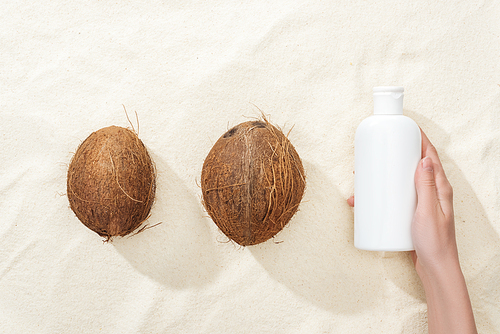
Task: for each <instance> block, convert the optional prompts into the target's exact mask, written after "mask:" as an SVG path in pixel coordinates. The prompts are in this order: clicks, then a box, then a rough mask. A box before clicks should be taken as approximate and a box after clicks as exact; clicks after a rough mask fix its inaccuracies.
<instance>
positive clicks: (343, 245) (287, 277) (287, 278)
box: [248, 160, 384, 314]
mask: <svg viewBox="0 0 500 334" xmlns="http://www.w3.org/2000/svg"><path fill="white" fill-rule="evenodd" d="M303 164H304V168H305V170H306V182H307V185H306V191H305V196H304V198H303V200H302V203H301V204H300V206H299V211H298V212H297V213H296V214H295V216H294V217H293V218H292V219H291V221H290V222H289V223H288V225H287V226H286V227H285V228H284V230H283V231H281V232H280V233H278V235H277V236H276V237H275V238H274V242H273V239H271V240H269V241H267V242H265V243H262V244H259V245H256V246H250V247H248V248H249V250H250V251H251V252H252V254H253V256H254V257H255V259H257V260H258V261H259V262H260V263H261V265H262V266H263V267H264V268H265V269H266V270H267V272H268V273H269V275H270V276H271V277H273V278H274V279H275V280H277V281H278V282H280V283H281V284H283V285H285V286H287V287H288V288H289V289H290V290H291V291H293V292H294V293H296V294H297V295H299V296H301V297H302V298H304V299H306V300H308V301H309V302H311V303H313V304H315V305H317V306H319V307H321V308H323V309H326V310H329V311H331V312H333V313H345V314H355V313H360V312H363V311H365V310H367V309H374V308H376V307H377V305H378V304H379V303H380V302H381V301H382V299H383V298H384V286H383V284H382V283H383V276H382V273H381V266H380V264H379V261H380V258H379V256H377V254H374V253H371V252H363V251H359V250H357V249H356V248H354V245H353V234H354V232H353V228H354V227H353V213H352V209H351V208H349V206H348V205H347V202H346V199H345V198H343V197H342V196H341V194H340V192H339V191H338V190H337V188H336V187H335V186H334V185H333V184H332V183H331V182H330V181H329V179H328V176H327V175H325V174H324V173H322V172H321V170H320V169H319V168H318V167H316V166H315V165H313V164H311V163H309V162H307V161H304V160H303ZM277 242H279V243H277Z"/></svg>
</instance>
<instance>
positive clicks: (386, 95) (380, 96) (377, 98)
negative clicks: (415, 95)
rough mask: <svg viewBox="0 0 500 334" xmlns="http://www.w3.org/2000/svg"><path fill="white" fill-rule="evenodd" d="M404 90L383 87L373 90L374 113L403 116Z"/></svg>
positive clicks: (395, 87)
mask: <svg viewBox="0 0 500 334" xmlns="http://www.w3.org/2000/svg"><path fill="white" fill-rule="evenodd" d="M403 92H404V88H403V87H398V86H381V87H374V88H373V113H374V114H375V115H402V114H403V96H404V94H403Z"/></svg>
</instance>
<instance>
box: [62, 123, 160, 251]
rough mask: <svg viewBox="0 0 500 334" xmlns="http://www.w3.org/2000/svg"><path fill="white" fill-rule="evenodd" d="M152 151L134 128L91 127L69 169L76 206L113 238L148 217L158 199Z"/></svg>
mask: <svg viewBox="0 0 500 334" xmlns="http://www.w3.org/2000/svg"><path fill="white" fill-rule="evenodd" d="M155 175H156V174H155V167H154V164H153V161H152V160H151V157H150V156H149V154H148V151H147V149H146V147H145V146H144V144H143V143H142V141H141V140H140V139H139V137H138V136H137V135H136V133H135V132H133V131H131V130H128V129H125V128H122V127H118V126H110V127H107V128H103V129H100V130H98V131H96V132H94V133H92V134H91V135H90V136H89V137H88V138H87V139H86V140H85V141H84V142H83V143H82V144H81V145H80V146H79V147H78V150H77V151H76V153H75V155H74V156H73V159H72V160H71V163H70V165H69V169H68V179H67V194H68V199H69V203H70V206H71V209H72V210H73V211H74V213H75V214H76V216H77V217H78V219H80V221H81V222H82V223H83V224H84V225H85V226H87V227H88V228H89V229H91V230H92V231H94V232H96V233H97V234H99V235H100V236H102V237H104V238H105V239H106V241H109V240H110V239H111V238H112V237H115V236H125V235H127V234H129V233H131V232H133V231H135V230H136V229H137V228H138V227H139V226H140V225H141V224H142V222H144V221H145V220H146V219H147V218H148V216H149V212H150V210H151V206H152V205H153V201H154V196H155V190H156V177H155Z"/></svg>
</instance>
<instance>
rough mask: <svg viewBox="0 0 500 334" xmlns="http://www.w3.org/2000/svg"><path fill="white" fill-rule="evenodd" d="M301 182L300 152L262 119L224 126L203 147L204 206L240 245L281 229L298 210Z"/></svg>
mask: <svg viewBox="0 0 500 334" xmlns="http://www.w3.org/2000/svg"><path fill="white" fill-rule="evenodd" d="M305 185H306V184H305V175H304V168H303V166H302V162H301V160H300V157H299V155H298V154H297V152H296V151H295V149H294V147H293V146H292V144H291V143H290V141H289V140H288V138H287V137H286V136H285V135H284V134H283V132H282V131H281V130H280V129H278V128H276V127H275V126H273V125H272V124H270V123H269V122H268V121H267V120H266V119H263V120H259V121H249V122H244V123H241V124H239V125H237V126H235V127H233V128H232V129H230V130H229V131H227V132H226V133H225V134H224V135H223V136H222V137H220V138H219V140H217V142H216V143H215V145H214V146H213V147H212V149H211V150H210V152H209V153H208V156H207V157H206V159H205V161H204V164H203V170H202V174H201V189H202V192H203V204H204V206H205V209H206V211H207V212H208V214H209V215H210V217H211V218H212V220H213V221H214V222H215V224H216V225H217V226H218V227H219V229H220V230H221V231H222V232H223V233H224V234H225V235H226V236H227V237H228V238H230V239H231V240H233V241H235V242H236V243H238V244H239V245H242V246H248V245H255V244H258V243H261V242H264V241H266V240H268V239H270V238H271V237H273V236H275V235H276V234H277V233H278V232H280V231H281V230H282V229H283V228H284V227H285V225H286V224H287V223H288V222H289V221H290V219H291V218H292V216H293V215H294V214H295V212H296V211H297V209H298V207H299V203H300V201H301V200H302V196H303V194H304V189H305Z"/></svg>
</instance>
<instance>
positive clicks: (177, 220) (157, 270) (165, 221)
mask: <svg viewBox="0 0 500 334" xmlns="http://www.w3.org/2000/svg"><path fill="white" fill-rule="evenodd" d="M150 154H151V153H150ZM152 158H153V160H154V161H155V164H156V168H157V180H156V183H157V189H156V198H155V203H154V204H153V208H152V210H151V216H150V217H149V219H148V221H147V222H146V223H147V224H148V225H149V226H153V225H155V224H156V223H158V222H161V223H160V224H159V225H157V226H154V227H151V228H149V229H145V230H144V231H143V232H141V233H138V234H136V235H133V236H131V237H124V238H118V239H116V240H114V241H113V246H114V247H115V248H116V250H117V251H118V252H119V253H120V254H121V255H122V256H123V257H124V258H125V259H126V260H127V261H128V262H129V263H130V264H131V265H132V266H133V267H134V268H135V269H136V270H138V271H139V272H140V273H142V274H143V275H146V276H149V277H151V278H152V279H154V280H155V281H157V282H159V283H161V284H162V285H168V286H171V287H174V288H178V289H181V288H185V287H189V286H202V285H205V284H209V283H210V282H213V281H214V280H215V279H216V276H217V274H218V271H219V268H220V267H219V266H218V263H219V261H220V257H219V256H218V250H217V247H216V243H215V242H214V241H213V236H212V233H211V231H210V228H209V227H208V226H207V219H205V218H204V215H205V213H204V212H203V211H202V209H201V206H200V201H199V199H198V197H197V196H196V195H195V194H193V193H192V192H191V191H190V190H189V189H188V187H186V186H185V185H184V182H183V180H181V179H180V178H179V177H178V176H177V175H176V174H175V173H174V172H173V171H172V170H171V169H170V168H169V167H168V165H167V163H166V162H165V161H164V160H163V159H161V158H160V157H159V156H157V155H153V154H152ZM193 182H194V181H193Z"/></svg>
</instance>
